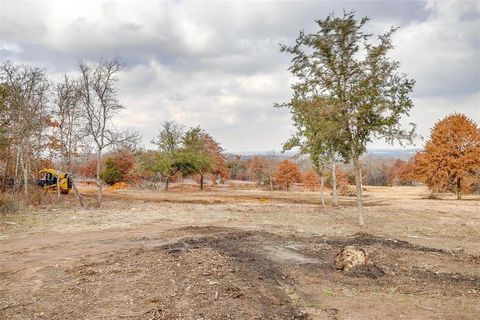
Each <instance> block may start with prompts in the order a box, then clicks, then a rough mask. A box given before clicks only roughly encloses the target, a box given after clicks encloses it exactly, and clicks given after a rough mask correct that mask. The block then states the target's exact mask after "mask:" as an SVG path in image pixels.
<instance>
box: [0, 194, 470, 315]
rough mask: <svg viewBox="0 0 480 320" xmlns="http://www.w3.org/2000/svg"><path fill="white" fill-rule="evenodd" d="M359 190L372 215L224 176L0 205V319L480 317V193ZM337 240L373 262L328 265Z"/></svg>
mask: <svg viewBox="0 0 480 320" xmlns="http://www.w3.org/2000/svg"><path fill="white" fill-rule="evenodd" d="M366 190H367V191H366V198H365V199H366V216H367V222H368V227H367V228H359V227H358V226H357V224H356V212H355V199H354V198H349V197H342V198H341V199H340V205H339V207H337V208H329V209H328V212H327V213H324V212H323V210H322V208H321V206H320V204H319V203H320V201H319V196H318V194H317V193H312V192H269V191H262V190H229V189H226V188H218V189H213V190H210V191H206V192H191V191H189V192H185V191H183V192H182V191H173V192H168V193H167V192H162V191H144V190H117V191H110V192H108V193H107V194H106V196H105V203H104V205H103V206H102V208H93V207H92V206H88V207H87V208H81V207H78V205H77V204H76V203H75V201H74V198H73V196H70V195H69V196H66V197H64V198H62V202H61V203H58V204H49V205H43V206H39V207H38V208H35V209H32V210H30V211H27V212H23V213H21V214H15V215H5V216H0V319H122V318H128V319H477V318H478V314H480V304H479V301H480V197H478V196H467V197H466V198H465V200H462V201H457V200H454V197H453V196H452V195H444V197H443V199H442V200H430V199H427V197H426V196H427V194H428V192H427V191H426V190H424V189H423V188H413V187H395V188H373V187H366ZM84 192H85V193H86V194H89V190H84ZM90 202H93V199H92V200H90ZM346 244H354V245H358V246H361V247H363V248H365V249H366V250H367V252H368V253H369V254H370V257H371V260H372V264H371V265H368V266H363V267H356V268H353V269H352V270H351V271H349V272H347V273H342V272H338V271H336V270H334V268H333V260H334V256H335V254H336V253H337V252H338V251H339V250H340V249H341V248H342V247H343V246H344V245H346Z"/></svg>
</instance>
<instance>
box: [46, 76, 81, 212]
mask: <svg viewBox="0 0 480 320" xmlns="http://www.w3.org/2000/svg"><path fill="white" fill-rule="evenodd" d="M53 90H54V92H53V96H54V99H53V110H52V120H53V121H54V130H53V134H52V135H51V145H52V148H53V149H54V150H55V151H57V152H58V154H59V156H60V160H61V168H60V171H63V170H66V171H67V172H68V173H69V175H70V179H71V181H72V187H73V190H74V191H75V194H76V196H77V198H78V200H79V202H80V204H81V205H82V206H83V201H82V197H81V195H80V193H79V192H78V190H77V188H76V185H75V182H74V179H73V175H72V160H73V158H74V157H75V156H76V155H77V154H78V151H79V147H80V143H81V141H82V139H83V138H84V137H83V132H82V129H83V127H82V125H83V123H82V119H81V113H80V94H79V84H78V81H74V80H71V79H69V78H68V76H67V75H65V76H64V78H63V80H62V81H61V82H58V83H57V84H56V85H55V86H54V88H53ZM57 181H58V182H59V181H60V180H59V179H58V180H57ZM57 191H58V194H60V188H59V187H57Z"/></svg>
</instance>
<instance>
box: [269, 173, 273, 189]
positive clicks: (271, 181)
mask: <svg viewBox="0 0 480 320" xmlns="http://www.w3.org/2000/svg"><path fill="white" fill-rule="evenodd" d="M268 180H269V181H270V191H273V180H272V176H270V177H268Z"/></svg>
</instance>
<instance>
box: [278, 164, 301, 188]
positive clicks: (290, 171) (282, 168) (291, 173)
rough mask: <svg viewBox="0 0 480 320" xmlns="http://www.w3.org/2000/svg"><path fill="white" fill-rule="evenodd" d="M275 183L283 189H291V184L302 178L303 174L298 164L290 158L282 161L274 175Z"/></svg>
mask: <svg viewBox="0 0 480 320" xmlns="http://www.w3.org/2000/svg"><path fill="white" fill-rule="evenodd" d="M273 177H274V179H275V183H276V184H277V185H278V186H279V187H280V188H282V189H286V190H289V189H290V186H291V185H292V184H294V183H295V182H300V181H301V180H302V175H301V174H300V170H299V169H298V165H297V164H296V163H293V162H291V161H289V160H284V161H282V162H280V163H279V164H278V166H277V170H276V171H275V173H274V175H273Z"/></svg>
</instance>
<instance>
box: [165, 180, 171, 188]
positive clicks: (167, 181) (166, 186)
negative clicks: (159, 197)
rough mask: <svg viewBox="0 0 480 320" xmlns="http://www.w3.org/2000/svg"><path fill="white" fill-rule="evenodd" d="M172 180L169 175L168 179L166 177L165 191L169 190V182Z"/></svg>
mask: <svg viewBox="0 0 480 320" xmlns="http://www.w3.org/2000/svg"><path fill="white" fill-rule="evenodd" d="M169 182H170V177H167V179H165V191H168V183H169Z"/></svg>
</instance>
